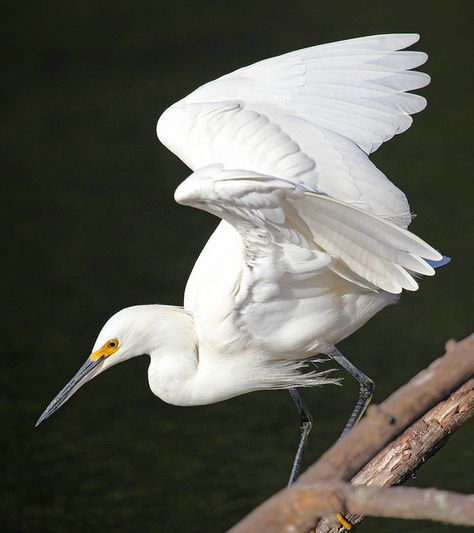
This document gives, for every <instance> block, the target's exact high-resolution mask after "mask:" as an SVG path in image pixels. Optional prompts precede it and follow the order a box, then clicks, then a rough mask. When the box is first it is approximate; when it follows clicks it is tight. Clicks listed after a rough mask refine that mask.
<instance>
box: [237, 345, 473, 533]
mask: <svg viewBox="0 0 474 533" xmlns="http://www.w3.org/2000/svg"><path fill="white" fill-rule="evenodd" d="M446 350H447V353H446V354H445V355H444V356H443V357H441V358H439V359H437V360H436V361H435V362H434V363H432V364H431V365H430V366H429V367H428V368H427V369H426V370H423V371H422V372H420V373H419V374H418V375H417V376H415V377H414V378H413V379H412V380H411V381H410V382H409V383H407V384H406V385H404V386H403V387H401V388H400V389H398V391H396V392H395V393H393V394H392V395H391V396H390V397H389V398H388V399H387V400H385V402H383V403H382V404H381V405H380V406H379V407H376V406H372V407H371V408H370V409H369V410H368V412H367V416H366V417H365V418H364V419H363V420H361V422H359V424H358V425H357V426H356V427H355V428H354V429H353V430H351V432H350V433H349V434H348V435H347V436H346V437H345V438H344V439H341V440H339V441H338V442H336V444H335V445H334V446H332V447H331V448H330V449H329V450H328V451H327V452H326V453H325V454H323V456H322V457H321V458H320V459H319V460H318V461H317V462H316V463H314V464H313V466H311V467H310V468H309V469H308V470H307V471H306V472H305V473H304V474H303V475H302V476H301V477H300V478H299V479H298V481H297V483H296V484H295V485H294V486H293V487H291V488H289V489H285V490H282V491H280V492H279V493H277V494H276V495H274V496H273V497H272V498H270V499H269V500H267V501H266V502H264V503H263V504H262V505H261V506H260V507H258V508H257V509H256V510H254V511H253V512H252V513H250V514H249V515H248V516H247V517H246V518H244V519H243V520H242V521H241V522H239V524H237V525H236V526H234V528H232V530H231V531H232V533H244V532H254V531H266V532H272V531H273V532H281V531H292V532H296V531H307V530H308V529H310V528H311V527H312V526H313V525H314V524H315V522H316V520H317V518H319V517H320V516H322V515H323V514H326V513H327V512H334V510H335V509H336V508H337V506H338V505H339V506H341V505H342V507H339V510H340V511H344V509H347V510H349V511H351V510H352V511H354V512H357V513H359V514H361V513H362V514H373V513H374V512H375V510H374V509H364V510H363V511H362V509H361V508H359V510H358V511H355V507H351V506H346V507H344V506H343V503H344V501H345V500H344V501H341V500H340V499H338V498H335V499H334V498H325V499H323V500H317V502H316V501H315V499H314V498H309V500H308V499H305V498H303V500H301V498H299V499H298V498H297V499H295V498H294V494H296V493H297V492H298V491H299V490H300V489H301V490H303V489H305V490H304V491H303V494H305V495H307V494H309V493H311V489H310V488H308V485H314V484H318V486H319V484H320V483H321V482H324V481H326V482H332V483H333V484H334V483H336V482H340V481H348V480H349V479H351V478H352V477H353V476H354V474H356V473H357V472H358V471H359V470H360V469H361V468H362V467H363V466H364V465H365V464H367V463H368V462H369V461H370V460H371V459H372V458H373V457H374V456H375V455H376V454H377V453H378V452H380V451H381V450H382V449H383V448H384V447H385V446H386V445H387V444H388V443H389V442H390V441H392V440H393V439H394V438H396V437H397V435H399V434H400V433H401V432H402V431H403V430H404V429H406V428H407V427H408V426H409V425H410V424H412V423H413V422H416V421H417V420H418V419H419V418H420V417H422V416H423V415H424V414H425V413H426V412H427V411H428V410H429V409H431V408H432V407H433V406H434V405H436V404H437V403H438V402H440V401H442V400H444V399H445V398H446V397H447V396H448V395H449V394H450V393H451V392H452V391H453V390H454V389H456V388H457V387H459V386H460V385H461V384H463V383H464V382H466V381H467V380H469V379H471V378H472V377H473V375H474V335H471V336H470V337H469V338H467V339H465V340H464V341H462V342H459V343H455V342H454V341H449V342H448V343H447V345H446ZM349 487H350V489H347V491H346V492H348V493H351V494H352V493H353V492H354V494H355V493H356V491H359V488H360V487H357V488H356V487H354V486H350V485H349ZM343 490H346V489H343ZM363 490H364V489H363ZM370 490H372V491H382V490H383V491H386V490H391V491H393V490H395V489H379V488H375V487H371V488H370ZM397 490H399V489H397ZM403 490H406V489H405V488H404V489H403ZM410 490H412V489H410ZM419 490H421V489H419ZM422 492H426V490H425V491H422ZM380 493H381V494H382V492H380ZM392 494H393V493H392ZM396 494H399V493H398V492H397V493H396ZM427 494H428V493H427ZM442 494H446V493H442ZM453 496H454V495H453ZM381 497H382V496H381ZM423 497H428V496H423ZM456 497H459V498H460V499H465V498H469V497H466V496H458V495H456ZM333 500H334V501H335V505H336V507H334V506H333V505H332V504H331V505H330V503H331V502H332V503H334V501H333ZM307 501H310V502H311V505H306V504H305V502H307ZM467 501H471V500H467ZM325 502H326V503H325ZM316 503H318V505H316ZM470 504H471V505H472V503H470ZM325 506H326V507H325ZM377 512H379V513H383V509H378V511H377ZM400 512H401V510H400ZM397 516H400V515H399V514H397ZM431 516H433V514H432V515H431ZM410 518H415V517H414V516H410ZM444 519H445V520H449V517H448V516H447V515H446V516H444ZM455 523H459V522H455ZM470 523H473V522H470Z"/></svg>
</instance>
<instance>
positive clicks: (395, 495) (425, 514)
mask: <svg viewBox="0 0 474 533" xmlns="http://www.w3.org/2000/svg"><path fill="white" fill-rule="evenodd" d="M287 498H288V499H287V506H286V510H291V514H288V516H287V519H288V520H287V522H286V524H285V525H284V527H283V528H282V529H279V530H278V531H280V532H288V533H290V532H295V531H308V529H310V527H311V524H312V520H313V519H314V518H315V517H316V516H318V515H319V514H321V513H325V512H327V511H329V512H332V513H336V512H338V511H341V510H342V511H344V512H345V513H365V514H369V515H371V516H385V517H396V518H411V519H417V520H435V521H440V522H446V523H449V524H456V525H465V526H470V525H474V496H464V495H461V494H455V493H453V492H448V491H442V490H436V489H417V488H412V487H373V486H372V487H366V486H364V485H357V486H354V485H351V484H350V483H343V482H328V481H325V482H321V483H315V484H313V485H307V486H305V487H296V486H295V487H293V488H291V489H289V490H288V491H287ZM275 522H277V521H275ZM268 528H270V529H268ZM259 531H260V530H259ZM261 531H275V523H274V522H273V521H270V522H269V523H267V524H266V528H265V529H264V530H261Z"/></svg>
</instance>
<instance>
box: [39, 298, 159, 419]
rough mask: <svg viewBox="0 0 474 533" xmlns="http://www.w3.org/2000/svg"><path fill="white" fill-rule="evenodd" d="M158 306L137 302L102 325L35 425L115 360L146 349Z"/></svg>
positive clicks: (145, 351) (120, 360) (127, 357)
mask: <svg viewBox="0 0 474 533" xmlns="http://www.w3.org/2000/svg"><path fill="white" fill-rule="evenodd" d="M156 307H157V306H136V307H129V308H127V309H122V311H119V312H118V313H116V314H115V315H113V316H112V317H111V318H110V319H109V320H108V321H107V322H106V324H105V325H104V327H103V328H102V330H101V332H100V333H99V336H98V337H97V340H96V341H95V343H94V346H93V348H92V351H91V354H90V355H89V356H88V357H87V359H86V362H85V363H84V364H83V365H82V366H81V368H80V369H79V370H78V371H77V373H76V375H75V376H74V377H73V378H72V379H71V381H69V383H68V384H67V385H66V386H65V387H64V388H63V389H62V390H61V392H60V393H59V394H58V395H57V396H56V397H55V398H54V400H53V401H52V402H51V403H50V404H49V405H48V407H47V408H46V410H45V411H44V413H43V414H42V415H41V417H40V418H39V420H38V422H37V423H36V426H38V425H39V424H41V422H43V420H45V419H46V418H48V417H50V416H51V415H52V414H53V413H54V412H56V411H57V410H58V409H59V408H60V407H61V406H62V405H63V404H64V403H66V402H67V400H69V398H70V397H71V396H72V395H73V394H74V393H75V392H76V391H77V390H78V389H79V388H80V387H82V385H84V383H87V382H88V381H90V380H91V379H92V378H94V377H95V376H97V375H98V374H100V373H102V372H103V371H104V370H106V369H107V368H110V367H111V366H113V365H116V364H117V363H120V362H122V361H125V360H127V359H130V358H131V357H135V356H137V355H142V354H144V353H148V346H149V344H150V340H151V339H150V338H149V337H150V333H148V332H152V331H153V329H152V328H147V327H146V326H148V325H149V323H150V320H153V319H155V318H156V312H154V308H156Z"/></svg>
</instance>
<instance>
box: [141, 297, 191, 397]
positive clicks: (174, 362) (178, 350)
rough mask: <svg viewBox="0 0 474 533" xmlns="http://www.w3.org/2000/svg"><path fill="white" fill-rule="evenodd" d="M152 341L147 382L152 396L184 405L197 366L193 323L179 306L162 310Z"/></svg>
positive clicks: (189, 316)
mask: <svg viewBox="0 0 474 533" xmlns="http://www.w3.org/2000/svg"><path fill="white" fill-rule="evenodd" d="M159 322H160V328H159V331H157V332H156V336H157V338H156V342H155V343H154V347H153V349H151V350H149V352H148V353H149V355H150V366H149V368H148V381H149V384H150V388H151V390H152V392H153V394H155V395H156V396H159V397H160V398H161V399H162V400H163V401H165V402H167V403H172V404H174V405H180V404H186V403H187V401H186V398H187V397H188V396H189V390H190V388H191V386H192V382H193V380H194V377H195V375H196V373H197V371H198V366H199V352H198V347H197V340H196V334H195V329H194V321H193V318H192V316H191V315H190V314H189V313H187V312H186V311H184V309H183V308H182V307H167V306H166V307H162V309H160V320H159Z"/></svg>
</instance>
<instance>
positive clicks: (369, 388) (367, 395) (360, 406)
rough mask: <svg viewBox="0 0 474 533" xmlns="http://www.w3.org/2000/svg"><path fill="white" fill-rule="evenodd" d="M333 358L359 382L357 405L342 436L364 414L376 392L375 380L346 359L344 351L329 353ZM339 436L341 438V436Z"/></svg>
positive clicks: (335, 349) (342, 435)
mask: <svg viewBox="0 0 474 533" xmlns="http://www.w3.org/2000/svg"><path fill="white" fill-rule="evenodd" d="M327 355H329V357H331V359H334V361H336V362H337V363H339V364H340V365H341V366H342V368H344V370H347V372H349V374H350V375H351V376H352V377H353V378H355V379H356V380H357V381H358V382H359V386H360V389H359V398H358V400H357V403H356V406H355V407H354V410H353V411H352V414H351V416H350V417H349V420H348V421H347V424H346V427H345V428H344V429H343V430H342V433H341V437H344V435H346V434H347V433H348V432H349V431H350V430H351V428H352V427H353V426H354V425H355V424H356V423H357V422H358V421H359V419H360V417H361V416H362V415H363V414H364V412H365V410H366V409H367V407H368V405H369V403H370V400H371V399H372V394H373V392H374V382H373V381H372V380H371V379H370V378H369V377H367V376H366V375H365V374H364V373H363V372H361V371H360V370H359V369H358V368H357V367H355V366H354V365H353V364H352V363H351V362H350V361H349V360H348V359H346V358H345V357H344V356H343V355H342V353H341V352H340V351H339V350H338V349H337V348H334V350H333V351H332V352H331V353H328V354H327ZM341 437H339V438H341Z"/></svg>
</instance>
